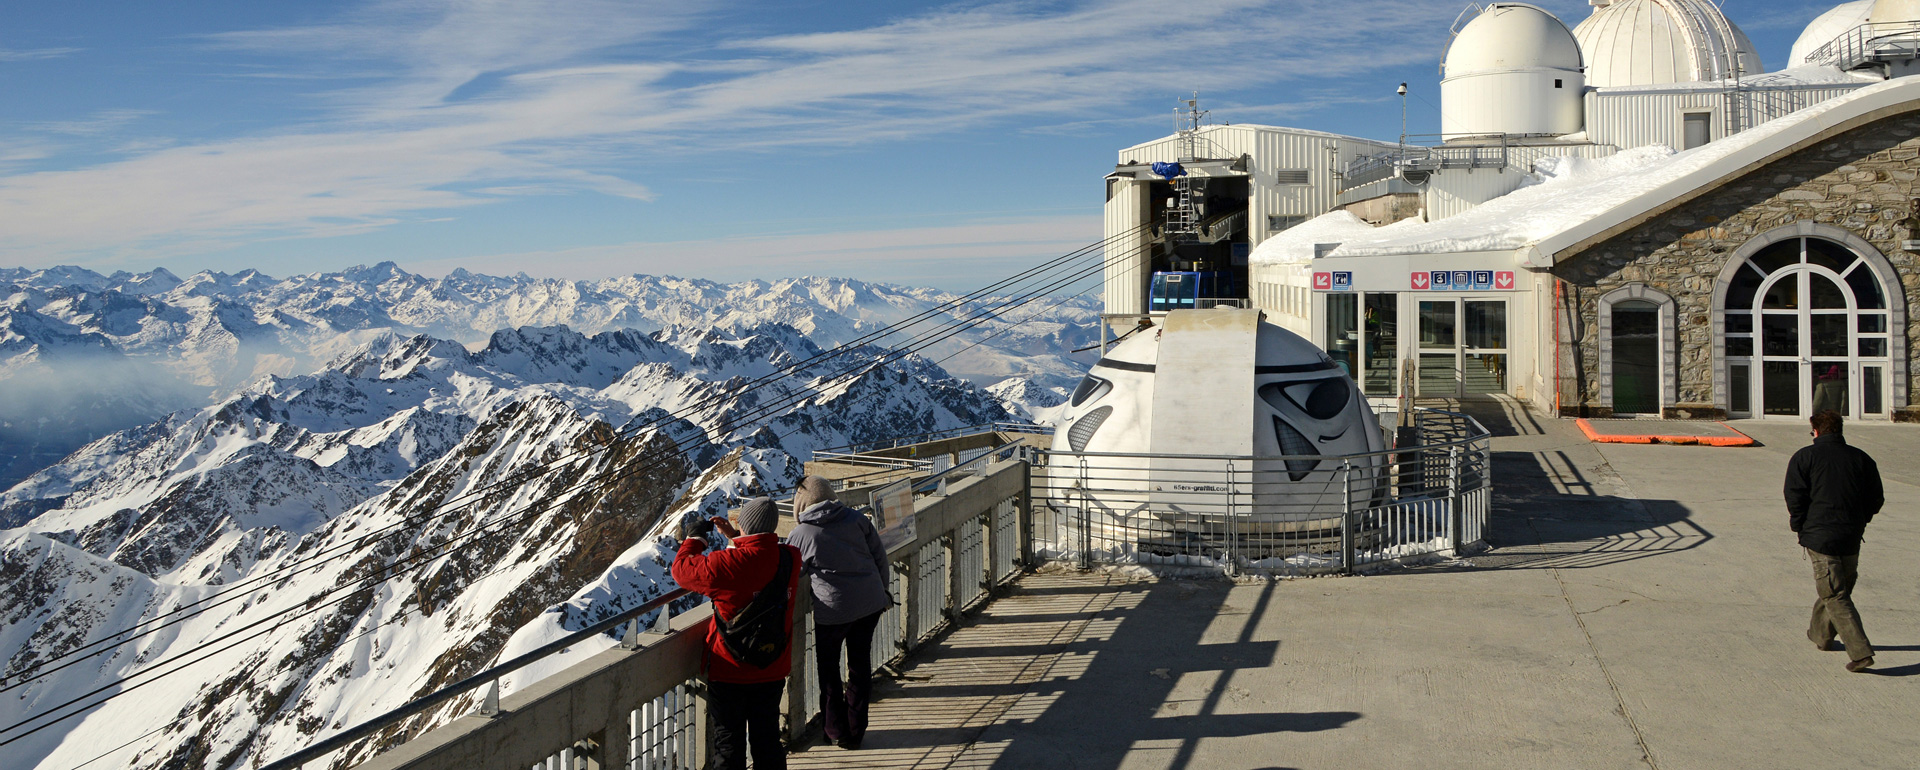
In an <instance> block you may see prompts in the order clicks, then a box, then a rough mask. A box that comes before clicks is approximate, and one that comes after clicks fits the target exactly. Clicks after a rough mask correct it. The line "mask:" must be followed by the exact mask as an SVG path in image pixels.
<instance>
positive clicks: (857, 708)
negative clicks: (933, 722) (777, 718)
mask: <svg viewBox="0 0 1920 770" xmlns="http://www.w3.org/2000/svg"><path fill="white" fill-rule="evenodd" d="M884 614H886V611H885V610H882V611H880V612H876V613H873V614H872V615H868V616H866V617H864V618H861V619H859V620H856V621H853V622H851V623H838V624H835V625H831V626H814V627H813V633H814V647H813V662H814V668H815V670H816V671H818V672H819V674H820V711H821V712H822V716H824V717H825V721H826V724H825V728H826V732H827V740H830V741H839V740H842V739H852V740H854V741H859V740H860V739H862V738H864V737H866V734H867V701H868V700H869V699H871V698H872V696H873V669H872V664H871V663H870V662H869V661H871V660H873V629H874V627H875V626H878V625H879V624H880V616H881V615H884ZM843 644H844V645H845V646H846V648H847V681H846V683H845V684H844V685H843V684H841V682H840V647H841V645H843Z"/></svg>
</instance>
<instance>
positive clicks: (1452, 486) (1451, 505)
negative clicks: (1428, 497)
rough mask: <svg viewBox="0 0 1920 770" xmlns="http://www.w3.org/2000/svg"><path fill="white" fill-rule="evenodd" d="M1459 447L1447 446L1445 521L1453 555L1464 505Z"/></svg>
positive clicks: (1459, 544) (1462, 531)
mask: <svg viewBox="0 0 1920 770" xmlns="http://www.w3.org/2000/svg"><path fill="white" fill-rule="evenodd" d="M1460 486H1461V485H1460V447H1458V446H1450V447H1447V522H1448V526H1449V538H1448V539H1449V542H1451V543H1452V544H1453V553H1454V555H1456V556H1457V555H1459V554H1460V547H1461V546H1462V545H1463V543H1461V542H1460V539H1461V536H1462V535H1463V534H1464V530H1463V529H1462V524H1463V523H1464V522H1463V521H1462V520H1461V514H1462V513H1464V510H1465V509H1464V506H1462V505H1461V504H1460Z"/></svg>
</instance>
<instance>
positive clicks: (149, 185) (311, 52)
mask: <svg viewBox="0 0 1920 770" xmlns="http://www.w3.org/2000/svg"><path fill="white" fill-rule="evenodd" d="M686 8H687V6H686V5H685V4H682V3H678V2H670V1H669V0H644V1H643V2H625V1H616V0H598V1H597V2H591V3H582V2H560V0H546V1H545V2H523V1H519V0H484V1H480V0H466V1H461V0H385V1H382V2H376V3H372V4H369V5H365V6H362V7H360V8H358V9H357V10H355V11H352V12H350V13H347V14H346V15H344V16H342V17H340V18H338V19H336V20H333V21H332V22H330V23H327V24H323V25H315V26H303V27H295V28H287V29H270V30H257V31H248V32H238V33H227V34H221V35H216V36H212V37H209V38H207V39H205V40H204V44H206V45H208V46H212V47H215V48H218V49H220V50H229V51H245V52H251V53H256V54H264V53H272V54H275V55H278V56H286V57H291V62H292V63H291V64H289V65H288V66H287V67H285V68H284V72H282V73H280V74H284V75H288V76H296V77H304V76H315V75H317V74H319V73H323V72H325V71H328V70H329V69H330V68H332V69H338V70H347V71H354V72H364V71H366V70H368V69H370V68H374V69H377V66H376V65H384V66H387V67H390V69H391V71H392V74H391V75H390V76H387V77H382V78H373V79H361V80H356V81H355V82H352V83H351V84H348V85H345V86H343V87H339V88H336V89H334V90H330V91H326V92H324V93H320V94H317V95H316V98H317V99H319V100H320V103H321V104H323V105H325V112H324V116H323V117H322V118H320V119H318V120H315V121H310V122H307V123H303V124H301V125H297V126H288V127H284V128H282V129H281V130H280V131H278V132H275V133H272V134H265V135H256V136H250V137H245V138H238V139H229V140H221V141H205V142H200V143H197V144H195V143H183V144H181V145H179V146H173V147H164V148H160V149H155V150H153V151H151V152H146V153H143V154H137V155H136V156H135V157H131V158H128V159H125V160H121V161H117V162H112V163H105V164H99V165H93V166H88V167H84V168H77V169H73V170H66V171H47V172H40V173H32V174H15V175H11V176H0V221H6V222H8V223H9V226H8V227H7V228H5V229H4V230H0V257H11V258H13V259H17V260H18V259H26V260H31V261H45V260H47V259H57V258H60V257H61V256H63V255H72V254H92V255H101V256H107V255H115V254H118V255H122V256H125V255H143V256H162V255H168V254H174V253H179V252H180V251H181V250H184V249H189V248H191V249H199V248H205V247H206V246H207V245H208V244H209V243H226V244H229V245H231V244H234V243H240V242H245V241H247V240H250V239H259V238H284V237H320V236H328V235H336V234H340V233H344V232H361V231H364V230H365V229H367V228H378V227H383V226H387V225H389V224H390V223H395V222H403V221H412V220H413V219H414V218H417V217H422V216H428V215H442V214H444V212H445V211H446V210H451V209H458V208H462V207H471V206H476V205H481V204H485V203H488V202H491V201H495V200H499V199H500V198H502V197H507V196H520V195H530V194H551V193H553V192H555V191H578V190H590V191H594V192H598V193H603V194H608V195H617V196H625V197H630V198H638V199H646V198H649V197H650V196H651V195H653V193H652V191H651V190H649V189H648V188H647V187H646V186H645V185H643V184H641V183H639V182H637V181H634V180H635V179H638V178H640V176H641V173H640V171H638V170H637V168H638V166H639V162H638V161H639V159H642V158H648V157H661V156H669V155H671V156H674V157H682V158H686V157H699V156H700V155H701V154H702V153H713V152H717V151H726V152H742V151H755V150H774V149H781V148H790V147H795V146H807V145H851V144H855V143H863V142H874V141H885V140H897V139H906V138H913V137H922V136H927V135H933V134H942V133H951V132H956V131H961V130H966V129H970V128H978V127H981V126H1004V125H1009V124H1018V123H1023V122H1024V123H1028V124H1044V122H1046V121H1053V122H1056V123H1060V122H1065V123H1071V122H1073V121H1075V120H1086V119H1088V116H1092V115H1100V114H1102V113H1106V114H1108V115H1111V116H1112V118H1113V119H1129V118H1139V117H1147V118H1152V119H1161V115H1162V113H1160V112H1159V110H1157V109H1156V110H1153V111H1152V112H1151V113H1146V114H1141V111H1138V110H1135V109H1134V108H1133V107H1131V106H1130V105H1131V104H1132V103H1133V102H1134V100H1136V99H1137V98H1139V97H1140V96H1141V95H1144V94H1152V95H1155V96H1160V95H1164V94H1167V93H1174V92H1179V91H1184V90H1185V89H1187V88H1200V89H1202V90H1203V91H1206V90H1223V91H1224V90H1227V89H1229V88H1231V89H1234V90H1245V89H1248V88H1252V87H1257V86H1262V85H1271V84H1274V83H1279V82H1285V81H1289V80H1293V81H1301V82H1310V83H1312V84H1313V85H1314V86H1316V87H1322V88H1323V87H1324V86H1325V85H1326V84H1325V82H1324V81H1326V80H1327V79H1328V78H1329V77H1330V76H1331V77H1338V76H1339V75H1340V73H1345V72H1354V71H1365V70H1368V69H1372V68H1375V67H1379V66H1387V65H1392V64H1395V63H1404V62H1408V61H1415V60H1421V59H1425V58H1429V57H1431V55H1432V52H1431V51H1428V50H1412V49H1409V48H1407V47H1404V46H1385V47H1383V46H1380V45H1378V41H1380V40H1388V39H1428V38H1431V37H1432V35H1433V30H1435V29H1439V28H1443V27H1444V24H1445V22H1446V21H1447V20H1448V19H1451V17H1452V15H1453V13H1454V11H1455V10H1457V9H1453V8H1452V7H1451V6H1448V7H1445V8H1442V7H1440V6H1437V5H1435V4H1433V3H1430V2H1423V1H1422V0H1385V2H1384V3H1376V4H1374V5H1373V6H1370V7H1369V8H1368V11H1367V16H1368V22H1367V23H1366V24H1357V23H1355V22H1354V20H1353V13H1354V11H1353V7H1352V5H1351V4H1350V3H1346V2H1339V1H1337V0H1292V1H1290V2H1263V1H1261V0H1193V1H1191V2H1184V3H1182V4H1180V8H1179V11H1178V12H1177V13H1169V12H1168V10H1167V7H1166V4H1165V3H1164V2H1161V1H1160V0H1090V1H1087V2H1079V3H1069V4H1066V5H1058V4H1045V5H1039V4H1002V5H984V6H969V7H958V8H951V9H947V10H940V11H936V12H932V13H928V14H925V15H921V16H918V17H913V18H907V19H902V20H898V21H894V22H891V23H887V24H883V25H879V26H874V27H870V28H864V29H850V30H845V31H839V32H829V33H819V34H803V35H774V36H758V37H738V36H731V37H730V36H727V35H726V34H725V33H724V32H720V33H716V32H715V31H714V29H727V28H728V27H725V26H724V25H721V24H719V23H717V22H714V20H713V19H712V18H709V17H707V16H703V15H701V12H699V11H689V10H686ZM709 26H711V27H712V28H711V29H710V28H708V27H709ZM1311 98H1313V97H1310V99H1311ZM1267 111H1270V112H1272V113H1273V114H1284V113H1285V112H1286V111H1287V108H1286V107H1285V106H1284V105H1271V106H1268V108H1267ZM16 223H18V224H17V225H16Z"/></svg>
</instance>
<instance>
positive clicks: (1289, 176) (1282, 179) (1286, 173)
mask: <svg viewBox="0 0 1920 770" xmlns="http://www.w3.org/2000/svg"><path fill="white" fill-rule="evenodd" d="M1273 183H1274V184H1312V183H1313V181H1312V178H1311V177H1309V176H1307V170H1306V169H1304V168H1283V169H1280V170H1278V171H1275V172H1273Z"/></svg>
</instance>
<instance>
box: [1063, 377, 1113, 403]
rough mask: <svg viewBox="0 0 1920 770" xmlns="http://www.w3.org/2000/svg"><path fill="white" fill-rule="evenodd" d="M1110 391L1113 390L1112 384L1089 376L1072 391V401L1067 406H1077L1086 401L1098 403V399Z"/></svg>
mask: <svg viewBox="0 0 1920 770" xmlns="http://www.w3.org/2000/svg"><path fill="white" fill-rule="evenodd" d="M1110 390H1113V383H1112V382H1108V381H1107V380H1103V379H1101V378H1099V377H1095V376H1093V375H1091V374H1089V375H1087V376H1086V378H1085V379H1082V380H1081V381H1080V385H1079V386H1078V387H1075V388H1074V389H1073V399H1072V400H1071V401H1069V402H1068V405H1069V406H1079V405H1081V404H1084V403H1087V402H1088V401H1099V400H1100V397H1101V396H1104V395H1106V394H1107V391H1110Z"/></svg>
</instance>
